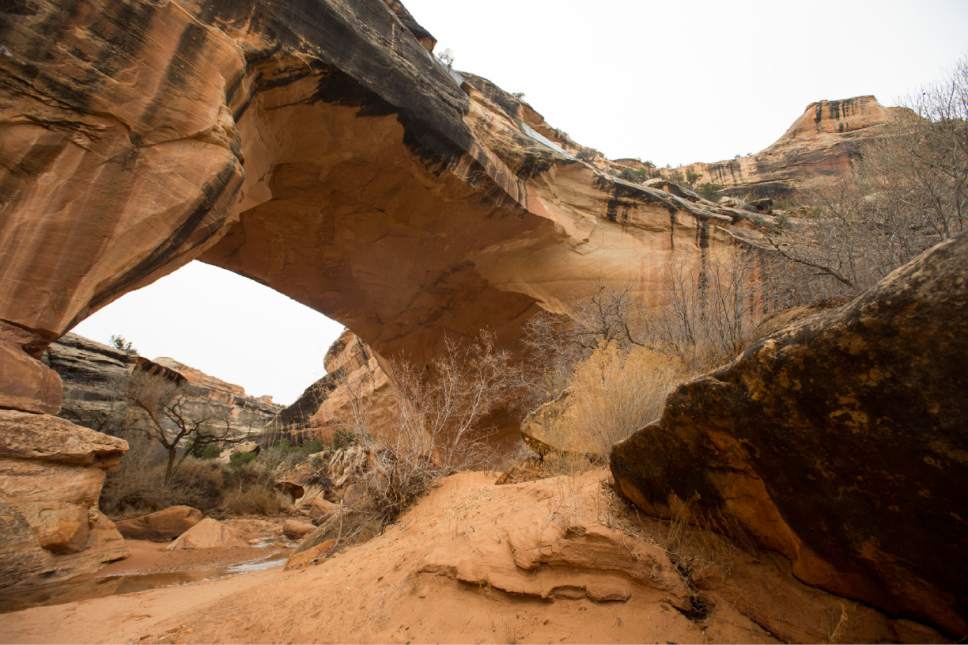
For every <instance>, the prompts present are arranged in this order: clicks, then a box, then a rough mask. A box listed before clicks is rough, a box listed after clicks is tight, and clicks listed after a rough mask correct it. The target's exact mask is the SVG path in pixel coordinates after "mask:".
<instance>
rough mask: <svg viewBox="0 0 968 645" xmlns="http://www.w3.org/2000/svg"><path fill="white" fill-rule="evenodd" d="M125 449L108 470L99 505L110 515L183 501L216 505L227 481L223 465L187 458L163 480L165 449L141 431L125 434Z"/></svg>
mask: <svg viewBox="0 0 968 645" xmlns="http://www.w3.org/2000/svg"><path fill="white" fill-rule="evenodd" d="M127 440H128V446H129V448H128V452H127V454H125V456H124V459H122V460H121V463H120V464H119V465H118V466H117V467H115V468H113V469H111V470H110V471H108V474H107V477H106V478H105V481H104V487H103V488H102V490H101V500H100V507H101V508H102V509H103V510H104V511H105V512H106V513H108V514H109V515H126V514H131V513H147V512H151V511H157V510H159V509H162V508H165V507H167V506H173V505H176V504H185V505H188V506H194V507H196V508H200V509H202V510H211V509H214V508H216V507H217V506H218V505H219V504H221V501H222V495H223V491H224V489H225V488H226V486H228V485H229V482H228V481H227V479H226V477H225V476H224V473H223V471H222V469H221V468H220V467H219V466H218V465H217V464H214V463H212V462H210V461H201V460H196V459H192V458H189V459H187V460H185V462H184V463H183V464H182V467H181V468H179V469H178V470H177V471H176V472H175V474H174V476H173V477H172V479H171V480H170V481H169V482H168V484H167V485H166V484H165V462H166V454H165V451H164V450H163V449H162V448H161V446H159V445H158V444H156V443H155V442H153V441H151V440H149V439H148V438H147V437H145V436H144V435H143V434H142V433H140V432H133V433H129V434H128V435H127Z"/></svg>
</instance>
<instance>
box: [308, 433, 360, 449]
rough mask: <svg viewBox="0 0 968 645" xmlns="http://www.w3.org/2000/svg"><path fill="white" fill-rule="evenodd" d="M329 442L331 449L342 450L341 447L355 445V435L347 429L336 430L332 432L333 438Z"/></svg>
mask: <svg viewBox="0 0 968 645" xmlns="http://www.w3.org/2000/svg"><path fill="white" fill-rule="evenodd" d="M330 443H331V445H332V448H333V450H342V449H343V448H349V447H350V446H352V445H355V444H356V443H357V436H356V434H355V433H353V432H350V431H349V430H337V431H336V432H334V433H333V439H332V441H331V442H330ZM317 452H318V451H317Z"/></svg>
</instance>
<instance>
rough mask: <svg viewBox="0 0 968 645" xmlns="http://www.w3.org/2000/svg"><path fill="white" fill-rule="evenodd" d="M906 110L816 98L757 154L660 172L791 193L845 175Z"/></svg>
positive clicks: (745, 190) (733, 190)
mask: <svg viewBox="0 0 968 645" xmlns="http://www.w3.org/2000/svg"><path fill="white" fill-rule="evenodd" d="M905 112H907V110H906V108H897V107H884V106H883V105H881V104H880V103H878V102H877V99H876V98H875V97H873V96H855V97H853V98H849V99H840V100H832V101H826V100H825V101H816V102H814V103H811V104H810V105H808V106H807V107H806V109H805V110H804V111H803V114H802V115H801V116H800V118H798V119H797V120H796V121H794V122H793V125H791V126H790V128H789V129H788V130H787V131H786V132H785V133H784V134H783V136H781V137H780V138H779V139H777V140H776V142H774V143H773V144H771V145H770V146H768V147H767V148H764V149H763V150H761V151H759V152H757V153H755V154H751V155H744V156H740V155H737V156H736V157H735V158H733V159H729V160H726V161H716V162H713V163H703V162H699V163H692V164H688V165H685V166H680V167H678V168H672V169H658V170H657V172H658V173H661V174H662V175H664V176H666V177H688V178H690V179H691V180H692V182H691V183H693V185H696V186H700V185H702V184H713V185H715V186H718V187H720V188H722V189H723V190H722V193H723V194H728V195H743V196H756V197H786V196H790V195H792V194H794V193H796V192H797V191H800V190H804V189H809V188H815V187H819V186H823V185H825V184H829V183H830V182H832V181H835V180H836V179H837V178H839V177H843V176H844V175H845V174H846V173H847V172H848V171H849V170H850V168H851V165H852V163H853V162H854V160H855V159H857V158H858V157H859V156H860V155H862V153H863V148H864V144H865V143H867V142H869V141H873V140H876V139H877V138H878V137H881V136H884V134H885V132H886V128H885V126H887V125H888V124H890V123H892V122H893V121H895V120H896V119H898V118H899V117H900V116H901V115H902V114H904V113H905Z"/></svg>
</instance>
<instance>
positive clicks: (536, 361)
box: [522, 286, 646, 409]
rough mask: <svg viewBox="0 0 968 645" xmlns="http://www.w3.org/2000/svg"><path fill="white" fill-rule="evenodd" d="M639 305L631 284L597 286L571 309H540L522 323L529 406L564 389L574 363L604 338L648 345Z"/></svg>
mask: <svg viewBox="0 0 968 645" xmlns="http://www.w3.org/2000/svg"><path fill="white" fill-rule="evenodd" d="M642 323H643V321H642V311H641V307H640V306H637V305H636V303H634V302H633V298H632V295H631V291H630V290H629V289H621V290H615V289H608V288H606V287H605V286H599V288H598V290H597V291H596V292H595V293H594V294H593V295H591V296H590V297H589V298H587V299H585V300H583V301H580V302H578V303H577V304H576V305H575V307H574V310H573V312H572V314H571V315H569V316H565V315H559V314H553V313H551V312H547V311H543V312H539V313H538V314H536V315H535V316H532V317H531V318H530V319H529V320H528V321H527V322H526V323H525V325H524V329H523V337H522V343H523V345H524V347H525V350H526V352H525V354H526V358H525V362H524V365H523V369H522V379H523V385H524V388H523V389H524V393H525V395H526V397H527V401H526V403H527V404H528V405H529V407H531V408H532V409H533V408H535V407H537V406H538V405H540V404H542V403H544V402H545V401H550V400H552V399H554V398H557V397H558V396H560V395H561V393H562V392H564V391H565V390H566V389H567V387H568V384H569V382H570V381H571V377H572V374H573V372H574V370H575V366H576V365H578V363H580V362H581V361H582V360H584V359H586V358H587V357H588V356H589V355H590V354H591V353H592V352H593V351H595V349H597V348H598V347H599V346H601V345H602V344H603V343H604V344H614V345H616V346H618V347H621V348H623V349H625V348H628V347H632V346H644V345H646V339H644V338H643V337H641V334H642V332H643V329H642V327H643V324H642Z"/></svg>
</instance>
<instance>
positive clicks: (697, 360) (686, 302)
mask: <svg viewBox="0 0 968 645" xmlns="http://www.w3.org/2000/svg"><path fill="white" fill-rule="evenodd" d="M759 274H760V271H759V258H758V256H757V254H755V253H754V252H751V251H745V250H742V249H737V252H736V253H735V254H734V255H732V256H731V257H729V258H723V259H708V260H706V261H705V262H703V263H701V264H699V265H698V266H697V267H692V266H690V265H687V264H685V263H683V262H673V263H671V264H670V267H669V282H668V284H669V304H668V305H667V306H666V307H665V308H663V309H660V310H659V311H657V312H656V314H655V315H654V316H652V317H651V318H649V319H648V320H646V322H645V329H644V330H643V332H641V333H642V336H643V338H645V339H647V342H648V344H649V345H650V346H652V347H655V348H661V350H662V351H665V352H668V353H671V354H674V355H675V356H678V357H680V358H681V360H683V361H684V362H685V364H686V365H687V366H688V367H689V369H690V370H692V371H701V370H705V369H709V368H711V367H714V366H715V365H716V364H717V363H720V362H722V361H723V360H728V359H729V358H732V357H733V356H735V355H736V354H738V353H739V352H741V351H742V350H743V349H744V348H745V347H746V345H747V344H748V343H749V341H750V340H751V338H752V333H753V329H755V327H756V325H757V324H758V323H759V322H760V321H761V320H762V319H763V316H764V312H765V309H764V301H763V298H762V285H761V284H760V283H759Z"/></svg>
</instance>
